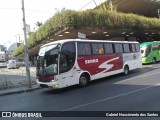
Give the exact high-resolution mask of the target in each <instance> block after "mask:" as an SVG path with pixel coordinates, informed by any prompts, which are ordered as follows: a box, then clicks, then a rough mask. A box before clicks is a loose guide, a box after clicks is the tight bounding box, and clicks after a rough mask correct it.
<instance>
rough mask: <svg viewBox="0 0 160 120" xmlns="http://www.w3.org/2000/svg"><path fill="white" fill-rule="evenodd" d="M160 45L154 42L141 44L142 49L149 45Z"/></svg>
mask: <svg viewBox="0 0 160 120" xmlns="http://www.w3.org/2000/svg"><path fill="white" fill-rule="evenodd" d="M158 43H160V41H153V42H143V43H141V44H140V46H141V47H144V46H148V45H155V44H158Z"/></svg>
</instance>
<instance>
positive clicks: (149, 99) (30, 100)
mask: <svg viewBox="0 0 160 120" xmlns="http://www.w3.org/2000/svg"><path fill="white" fill-rule="evenodd" d="M0 111H160V63H159V64H158V63H157V64H154V65H145V66H143V68H141V69H138V70H134V71H131V72H130V74H129V75H127V76H124V75H122V74H119V75H114V76H110V77H106V78H103V79H99V80H96V81H93V82H91V83H90V84H89V85H88V86H86V87H84V88H79V87H78V86H72V87H69V88H64V89H61V90H51V89H40V90H36V91H33V92H28V93H21V94H14V95H8V96H2V97H0ZM48 119H49V118H48ZM61 119H65V118H61ZM72 119H74V118H70V119H69V120H72ZM79 119H80V118H79ZM87 119H89V118H87ZM90 119H92V120H94V119H95V120H96V118H90ZM104 119H105V120H106V118H104ZM108 119H112V117H111V118H107V120H108ZM130 119H131V120H132V119H133V118H130ZM136 119H137V118H136ZM142 119H143V118H142ZM154 120H155V118H154Z"/></svg>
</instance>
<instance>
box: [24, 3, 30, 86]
mask: <svg viewBox="0 0 160 120" xmlns="http://www.w3.org/2000/svg"><path fill="white" fill-rule="evenodd" d="M22 13H23V19H22V20H23V32H24V56H25V64H26V79H27V81H28V87H29V88H31V87H32V82H31V77H30V68H29V67H30V66H29V55H28V46H27V34H26V21H25V10H24V0H22Z"/></svg>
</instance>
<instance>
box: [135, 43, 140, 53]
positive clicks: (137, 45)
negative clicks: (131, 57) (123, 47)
mask: <svg viewBox="0 0 160 120" xmlns="http://www.w3.org/2000/svg"><path fill="white" fill-rule="evenodd" d="M135 47H136V52H139V51H140V46H139V44H137V43H136V44H135Z"/></svg>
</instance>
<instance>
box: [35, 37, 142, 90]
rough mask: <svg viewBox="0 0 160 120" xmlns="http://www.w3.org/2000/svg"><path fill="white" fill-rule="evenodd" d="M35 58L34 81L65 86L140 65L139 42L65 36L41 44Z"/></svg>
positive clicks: (53, 86) (43, 85)
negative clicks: (35, 75) (64, 38)
mask: <svg viewBox="0 0 160 120" xmlns="http://www.w3.org/2000/svg"><path fill="white" fill-rule="evenodd" d="M38 54H39V56H38V59H37V67H36V68H37V83H38V84H39V85H40V86H41V87H51V88H64V87H68V86H71V85H76V84H79V85H80V86H85V85H87V83H88V82H90V81H92V80H96V79H99V78H103V77H107V76H110V75H114V74H118V73H124V74H128V73H129V71H130V70H134V69H137V68H141V66H142V63H141V61H142V60H141V53H140V45H139V43H138V42H131V41H104V40H84V39H82V40H81V39H66V40H59V41H55V42H51V43H48V44H45V45H43V46H42V47H41V48H40V50H39V53H38Z"/></svg>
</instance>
